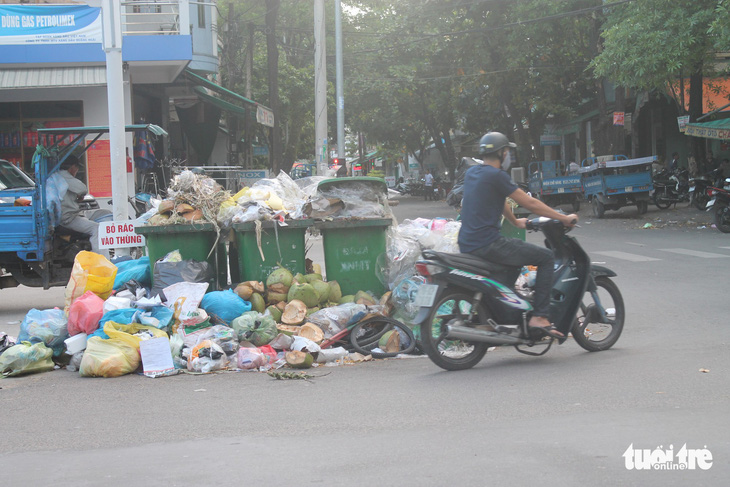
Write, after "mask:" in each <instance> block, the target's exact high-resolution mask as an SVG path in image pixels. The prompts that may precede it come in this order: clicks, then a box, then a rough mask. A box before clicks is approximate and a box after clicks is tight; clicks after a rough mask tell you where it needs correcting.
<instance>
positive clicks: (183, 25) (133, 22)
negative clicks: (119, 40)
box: [122, 0, 190, 35]
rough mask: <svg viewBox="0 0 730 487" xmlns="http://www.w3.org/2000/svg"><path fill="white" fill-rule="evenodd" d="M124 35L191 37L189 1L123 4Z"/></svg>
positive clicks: (147, 0)
mask: <svg viewBox="0 0 730 487" xmlns="http://www.w3.org/2000/svg"><path fill="white" fill-rule="evenodd" d="M122 32H123V34H124V35H190V2H189V0H179V1H178V0H164V1H155V0H127V1H123V2H122Z"/></svg>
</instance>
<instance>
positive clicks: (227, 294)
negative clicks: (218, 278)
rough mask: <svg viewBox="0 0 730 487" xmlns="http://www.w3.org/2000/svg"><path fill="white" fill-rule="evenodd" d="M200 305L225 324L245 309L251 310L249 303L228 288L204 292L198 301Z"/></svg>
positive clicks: (229, 322)
mask: <svg viewBox="0 0 730 487" xmlns="http://www.w3.org/2000/svg"><path fill="white" fill-rule="evenodd" d="M200 307H201V308H203V309H204V310H205V312H206V313H208V314H209V315H216V316H217V317H218V318H220V319H222V320H223V321H225V322H226V324H227V325H230V324H231V322H232V321H233V320H234V319H236V318H238V317H239V316H241V315H242V314H243V313H245V312H246V311H251V303H249V302H248V301H244V300H243V298H241V297H240V296H239V295H238V294H236V293H234V292H233V291H232V290H230V289H227V290H225V291H213V292H210V293H208V294H206V295H205V297H204V298H203V300H202V301H201V302H200Z"/></svg>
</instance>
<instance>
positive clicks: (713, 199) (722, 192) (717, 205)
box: [707, 178, 730, 233]
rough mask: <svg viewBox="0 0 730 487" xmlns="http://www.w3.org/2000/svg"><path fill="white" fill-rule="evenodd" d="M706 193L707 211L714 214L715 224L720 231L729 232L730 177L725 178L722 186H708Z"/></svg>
mask: <svg viewBox="0 0 730 487" xmlns="http://www.w3.org/2000/svg"><path fill="white" fill-rule="evenodd" d="M707 193H708V195H709V197H710V201H708V202H707V211H711V212H712V213H713V215H714V216H715V226H716V227H717V229H718V230H720V231H721V232H722V233H730V178H727V179H726V180H725V183H724V187H722V188H716V187H714V186H710V187H709V188H708V190H707Z"/></svg>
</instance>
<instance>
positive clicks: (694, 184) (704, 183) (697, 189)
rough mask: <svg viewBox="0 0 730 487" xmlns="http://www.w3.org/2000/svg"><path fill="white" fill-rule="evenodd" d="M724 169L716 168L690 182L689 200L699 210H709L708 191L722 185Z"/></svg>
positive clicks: (691, 179)
mask: <svg viewBox="0 0 730 487" xmlns="http://www.w3.org/2000/svg"><path fill="white" fill-rule="evenodd" d="M722 171H723V170H722V168H716V169H713V170H712V171H709V172H707V173H705V174H704V175H702V176H698V177H696V178H690V180H689V194H690V196H689V200H690V202H691V204H692V205H694V207H695V208H697V209H698V210H704V209H706V208H707V202H708V201H710V194H709V193H708V191H707V190H708V189H709V188H710V186H721V185H722Z"/></svg>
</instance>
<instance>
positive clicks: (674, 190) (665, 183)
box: [652, 169, 690, 210]
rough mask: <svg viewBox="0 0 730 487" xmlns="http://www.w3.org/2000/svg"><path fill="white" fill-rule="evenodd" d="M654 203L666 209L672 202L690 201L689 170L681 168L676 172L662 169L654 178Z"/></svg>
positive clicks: (661, 208)
mask: <svg viewBox="0 0 730 487" xmlns="http://www.w3.org/2000/svg"><path fill="white" fill-rule="evenodd" d="M652 198H653V200H654V204H655V205H656V207H657V208H659V209H660V210H666V209H667V208H669V207H670V206H672V204H675V205H676V204H677V203H682V202H689V200H690V191H689V171H687V170H686V169H679V170H678V171H676V172H674V173H670V172H667V171H662V172H660V173H659V174H657V175H656V176H655V178H654V194H653V196H652Z"/></svg>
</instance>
